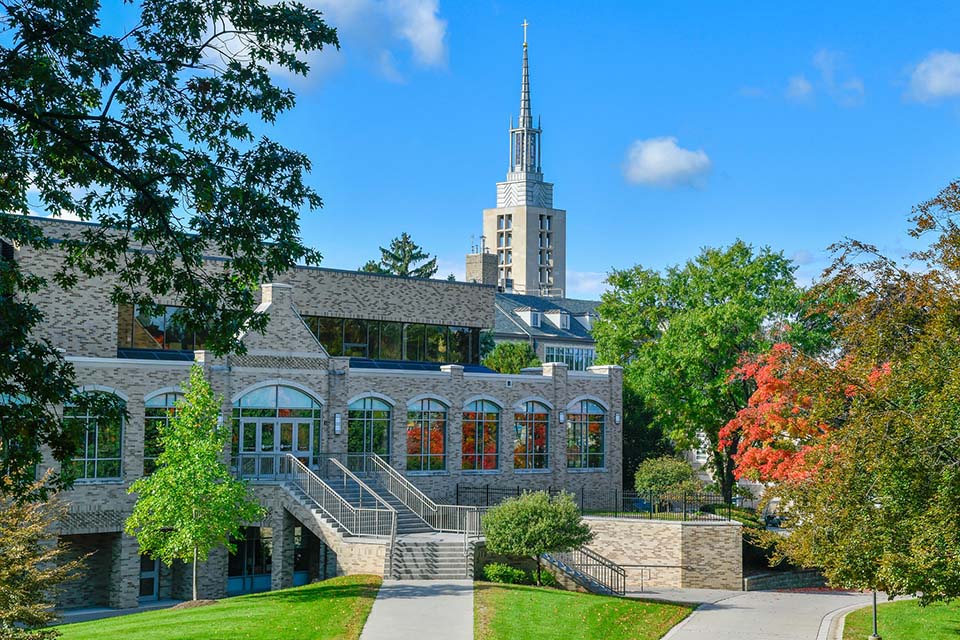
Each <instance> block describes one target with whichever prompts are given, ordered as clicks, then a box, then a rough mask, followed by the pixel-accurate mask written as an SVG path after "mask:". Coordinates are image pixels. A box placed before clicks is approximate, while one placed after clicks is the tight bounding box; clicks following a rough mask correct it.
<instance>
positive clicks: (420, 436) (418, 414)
mask: <svg viewBox="0 0 960 640" xmlns="http://www.w3.org/2000/svg"><path fill="white" fill-rule="evenodd" d="M446 453H447V407H446V406H445V405H444V404H442V403H441V402H438V401H437V400H418V401H417V402H414V403H413V404H410V405H408V406H407V471H443V470H444V469H446V468H447V455H446Z"/></svg>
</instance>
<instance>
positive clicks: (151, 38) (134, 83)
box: [0, 0, 338, 495]
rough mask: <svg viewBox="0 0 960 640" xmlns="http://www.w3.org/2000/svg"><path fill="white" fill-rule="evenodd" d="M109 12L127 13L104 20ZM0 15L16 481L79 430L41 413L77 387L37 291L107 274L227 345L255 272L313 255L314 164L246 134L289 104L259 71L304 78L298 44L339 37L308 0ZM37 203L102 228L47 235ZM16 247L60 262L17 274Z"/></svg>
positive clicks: (3, 267) (6, 427) (5, 282)
mask: <svg viewBox="0 0 960 640" xmlns="http://www.w3.org/2000/svg"><path fill="white" fill-rule="evenodd" d="M108 11H110V12H117V11H119V12H121V14H122V15H123V18H122V19H118V20H111V21H110V22H112V23H114V24H117V25H120V24H124V25H128V26H129V25H133V26H132V27H129V28H125V29H123V30H120V31H117V30H112V31H111V29H110V28H108V27H107V26H105V23H106V21H104V20H103V17H104V13H106V12H108ZM0 12H2V14H0V77H2V78H3V79H4V80H3V83H2V88H0V175H2V176H3V188H2V189H0V212H2V213H0V238H2V239H3V240H4V241H5V243H4V244H3V246H2V247H0V248H3V250H4V253H5V255H4V258H5V259H2V260H0V295H3V296H5V297H6V300H5V302H4V304H3V305H0V314H2V316H0V398H3V399H4V400H5V407H4V410H3V411H4V414H3V416H2V417H0V423H2V425H3V426H2V429H3V431H2V432H0V467H3V468H11V469H13V470H14V479H15V481H14V482H13V483H12V484H11V485H8V487H7V490H8V491H11V492H12V493H13V494H15V495H23V494H24V492H25V491H26V488H27V487H28V486H33V485H32V482H30V474H29V473H27V472H26V471H25V470H28V469H31V468H32V467H33V466H34V465H35V464H36V463H37V462H38V461H39V456H40V454H39V448H40V446H49V447H50V449H51V450H52V453H53V456H54V458H55V459H56V460H57V461H60V462H62V461H64V460H67V459H69V458H70V457H72V455H74V454H75V452H76V450H77V448H78V446H79V444H80V437H81V435H82V434H79V433H76V432H75V430H73V431H72V430H71V429H70V428H69V426H68V425H65V424H64V422H63V421H62V419H61V417H60V416H59V415H58V414H56V413H55V412H54V411H53V410H52V409H51V407H54V406H58V405H62V404H63V403H64V402H65V401H67V400H68V399H69V398H70V395H71V393H72V389H73V388H74V387H75V386H76V385H75V384H74V376H73V368H72V367H71V366H70V364H69V363H66V362H65V361H64V359H63V357H62V356H61V355H60V353H59V352H57V350H56V349H55V348H54V347H53V346H52V345H50V344H49V343H47V342H45V341H43V340H42V339H40V338H38V337H37V335H36V331H35V329H36V328H37V327H38V326H39V325H40V323H41V322H42V320H43V316H42V313H41V311H40V310H39V309H38V307H37V305H36V304H35V303H34V300H35V299H37V298H39V297H41V296H52V295H57V294H56V293H55V292H54V291H53V289H52V287H53V286H54V285H56V286H58V287H61V288H70V287H72V286H74V285H75V284H76V283H77V281H78V278H79V277H81V276H83V277H98V276H109V278H110V279H111V281H112V282H113V283H114V284H113V289H112V291H111V301H112V302H113V303H114V304H121V303H122V304H137V305H141V306H144V307H147V308H148V309H154V310H155V309H156V307H155V306H152V303H153V302H154V301H155V300H157V299H159V297H161V296H163V297H176V298H177V299H178V300H179V303H180V304H181V305H182V306H184V307H185V308H186V311H185V312H184V313H185V315H186V318H187V319H188V320H189V321H190V324H191V326H193V327H194V328H203V329H205V330H206V331H207V344H208V348H210V349H212V350H213V351H215V352H217V353H224V352H227V351H231V350H242V344H240V343H239V342H238V341H237V338H236V336H237V334H238V330H239V329H240V328H241V327H243V326H249V327H251V328H253V329H255V330H263V328H264V327H265V325H266V322H267V318H266V317H265V316H255V315H254V313H253V311H254V309H255V304H256V297H255V296H256V290H255V285H256V284H257V283H259V282H264V281H269V280H270V279H271V278H273V276H274V275H275V274H278V273H282V272H284V271H286V270H288V269H290V268H291V267H293V266H294V265H295V264H297V263H316V262H318V261H319V258H320V256H319V254H318V253H317V252H315V251H313V250H310V249H308V248H306V247H305V246H304V245H303V244H302V242H301V240H300V237H299V224H298V218H299V216H300V214H301V212H302V211H304V210H310V209H316V208H318V207H320V206H321V204H322V203H321V200H320V198H319V196H318V195H317V194H316V193H315V192H314V190H313V189H311V188H310V187H309V186H307V185H306V184H305V182H304V176H305V174H306V173H307V172H308V171H309V170H310V162H309V160H308V159H307V158H306V156H304V155H302V154H300V153H297V152H295V151H292V150H290V149H287V148H285V147H283V146H282V145H280V144H278V143H276V142H274V141H272V140H270V139H269V138H267V137H264V136H261V135H255V133H254V131H255V121H257V120H260V121H262V122H265V123H267V124H270V123H272V122H274V121H275V120H276V118H277V117H278V116H279V115H280V114H281V113H283V112H284V111H286V110H288V109H290V108H292V107H293V106H294V103H295V99H294V95H293V93H292V92H291V91H289V90H288V89H284V88H281V87H279V86H277V85H276V84H275V83H274V82H273V80H272V77H271V73H273V72H274V71H276V70H281V71H284V72H290V73H293V74H298V75H303V74H306V73H307V71H308V67H307V65H306V63H305V62H304V61H303V59H304V56H305V55H306V54H308V53H310V52H312V51H315V50H319V49H321V48H322V47H323V46H324V45H333V46H338V42H337V34H336V31H335V30H334V29H332V28H330V27H329V26H327V25H326V24H325V23H324V21H323V20H322V18H321V14H320V12H319V11H317V10H314V9H311V8H308V7H306V6H304V5H303V4H301V3H297V2H290V1H286V0H281V1H280V2H270V3H264V2H260V1H259V0H223V1H222V2H175V3H171V2H167V1H164V0H142V1H141V2H137V3H134V4H130V3H126V4H124V5H123V6H122V7H115V6H111V7H109V8H108V9H103V8H102V7H101V6H100V3H99V2H98V1H97V0H92V1H88V0H14V1H12V2H5V3H3V5H2V7H0ZM35 213H40V214H57V215H63V216H65V217H70V218H76V219H79V220H87V221H96V222H98V223H99V225H100V226H96V227H94V226H89V227H77V228H76V229H75V230H74V234H73V236H72V237H71V238H69V239H66V240H65V241H62V242H59V241H58V242H57V243H56V244H55V243H54V242H53V241H52V240H51V238H48V237H46V236H45V235H44V232H43V230H42V229H41V228H40V226H39V225H37V224H36V223H35V222H34V221H33V220H32V219H31V218H29V217H28V214H35ZM14 246H20V247H28V248H31V249H33V250H38V251H53V250H54V249H55V250H56V251H57V252H62V255H63V256H64V259H63V261H62V266H61V267H60V269H59V270H58V272H57V273H56V275H55V276H54V277H53V278H52V280H47V279H44V278H42V277H40V276H37V275H35V274H31V273H27V272H26V271H24V270H23V269H22V268H21V267H20V266H19V265H18V263H17V262H16V261H15V260H10V259H6V258H9V257H12V256H7V255H6V253H7V252H8V251H9V250H10V247H14ZM141 247H142V248H144V249H146V250H143V251H141V250H140V248H141ZM210 253H216V254H217V255H219V256H224V257H226V260H225V261H221V262H217V263H209V262H205V261H204V260H203V256H204V255H209V254H210ZM11 442H13V444H11ZM49 484H50V485H51V486H53V487H62V486H64V485H67V484H69V481H68V479H66V478H63V477H62V476H56V475H53V476H51V477H50V482H49ZM42 489H46V487H43V488H42ZM40 493H44V491H40Z"/></svg>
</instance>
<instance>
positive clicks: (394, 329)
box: [377, 322, 403, 360]
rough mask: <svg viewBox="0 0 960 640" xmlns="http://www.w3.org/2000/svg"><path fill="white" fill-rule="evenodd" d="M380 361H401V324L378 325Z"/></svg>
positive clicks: (382, 323) (383, 323) (385, 323)
mask: <svg viewBox="0 0 960 640" xmlns="http://www.w3.org/2000/svg"><path fill="white" fill-rule="evenodd" d="M377 357H378V358H380V359H381V360H402V359H403V323H401V322H381V323H380V353H379V354H378V356H377Z"/></svg>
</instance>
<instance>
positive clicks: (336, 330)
mask: <svg viewBox="0 0 960 640" xmlns="http://www.w3.org/2000/svg"><path fill="white" fill-rule="evenodd" d="M317 331H318V333H317V339H318V340H319V341H320V344H322V345H323V348H324V349H326V350H327V353H329V354H330V355H332V356H342V355H343V319H341V318H318V319H317Z"/></svg>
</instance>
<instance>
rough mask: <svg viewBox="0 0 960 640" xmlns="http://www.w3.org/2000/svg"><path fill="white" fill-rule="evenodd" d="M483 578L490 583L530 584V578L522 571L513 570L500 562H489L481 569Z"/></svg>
mask: <svg viewBox="0 0 960 640" xmlns="http://www.w3.org/2000/svg"><path fill="white" fill-rule="evenodd" d="M483 575H484V577H485V578H486V579H487V580H489V581H490V582H499V583H501V584H530V578H528V577H527V572H526V571H524V570H523V569H515V568H513V567H511V566H510V565H508V564H503V563H502V562H491V563H490V564H488V565H486V566H485V567H484V568H483Z"/></svg>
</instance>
